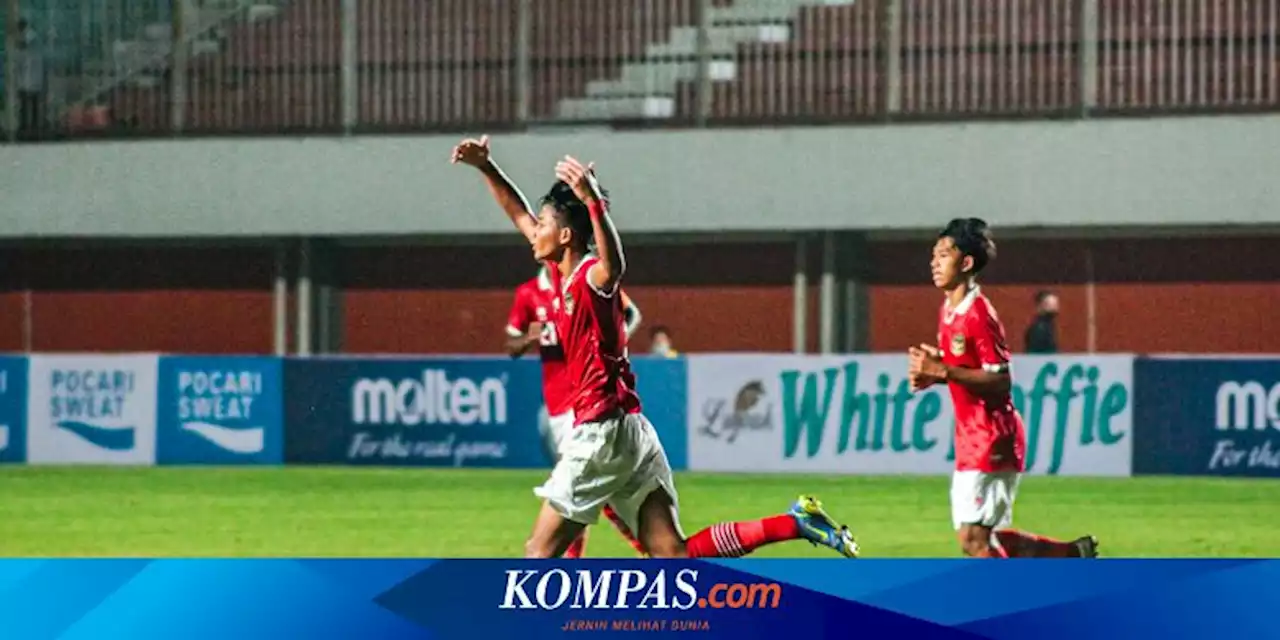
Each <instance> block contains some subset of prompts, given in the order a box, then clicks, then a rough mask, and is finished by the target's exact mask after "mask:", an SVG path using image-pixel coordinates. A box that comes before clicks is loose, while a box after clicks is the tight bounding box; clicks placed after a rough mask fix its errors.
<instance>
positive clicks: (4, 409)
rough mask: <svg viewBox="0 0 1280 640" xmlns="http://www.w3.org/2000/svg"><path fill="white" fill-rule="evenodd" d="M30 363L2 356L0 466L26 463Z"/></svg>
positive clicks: (0, 371)
mask: <svg viewBox="0 0 1280 640" xmlns="http://www.w3.org/2000/svg"><path fill="white" fill-rule="evenodd" d="M26 423H27V359H26V358H17V357H10V356H0V464H3V463H6V462H10V463H11V462H25V461H26V459H27V424H26Z"/></svg>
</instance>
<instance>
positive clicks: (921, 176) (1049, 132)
mask: <svg viewBox="0 0 1280 640" xmlns="http://www.w3.org/2000/svg"><path fill="white" fill-rule="evenodd" d="M454 142H456V137H453V136H449V137H440V136H414V137H352V138H279V139H218V140H182V141H157V142H93V143H66V144H49V145H5V146H0V193H3V202H2V204H0V206H2V207H3V208H2V209H0V222H3V224H2V225H0V237H10V238H12V237H29V236H57V237H79V236H138V237H165V236H167V237H175V236H188V237H190V236H262V235H352V234H354V235H363V234H458V233H467V234H472V233H479V234H488V233H505V232H507V230H508V229H507V224H506V222H505V220H503V219H502V218H501V216H500V215H499V214H498V213H497V212H496V211H495V209H494V207H493V206H492V205H491V203H490V201H489V198H488V195H487V193H486V191H485V190H484V188H483V187H482V186H481V183H480V180H479V179H478V177H477V176H475V175H473V174H472V173H470V170H469V169H467V168H464V167H454V166H450V165H449V164H448V162H447V160H448V154H449V150H450V147H451V145H452V144H453V143H454ZM1278 144H1280V116H1242V117H1214V118H1168V119H1152V120H1137V119H1134V120H1126V119H1118V120H1105V121H1072V122H1028V123H979V124H939V125H923V124H922V125H894V126H884V127H879V126H869V127H831V128H803V129H772V130H769V129H753V130H716V131H705V130H702V131H669V132H643V133H612V132H579V133H557V134H522V135H513V136H510V137H505V138H498V139H496V140H495V149H496V154H497V157H498V158H499V159H500V160H501V161H502V162H503V163H504V164H505V165H506V166H507V167H508V168H509V170H510V172H511V173H512V174H513V175H514V177H516V178H517V180H519V181H520V182H522V183H523V184H524V185H526V187H527V189H528V191H530V192H531V193H530V195H531V196H534V195H536V194H537V192H540V191H542V190H545V188H546V187H547V186H548V185H549V184H550V183H551V181H552V180H553V179H554V178H553V174H552V163H553V162H554V161H555V160H556V159H557V158H558V157H559V156H560V155H562V154H564V153H573V154H576V155H579V156H581V157H583V158H585V159H590V160H595V161H597V163H598V166H599V171H600V174H601V177H602V179H603V180H604V182H605V183H606V186H608V187H609V188H611V190H612V191H613V194H614V198H615V204H616V213H617V218H618V220H619V223H620V226H621V227H622V228H623V230H624V231H651V232H689V231H717V230H725V229H734V230H795V229H919V228H932V227H934V226H936V225H937V224H938V223H939V222H940V221H942V220H944V219H946V218H949V217H952V216H955V215H980V216H984V217H986V218H988V219H989V220H990V221H991V222H993V223H994V224H996V225H998V226H1000V227H1004V228H1010V227H1039V226H1067V225H1129V224H1132V225H1221V224H1262V223H1280V204H1277V202H1278V198H1277V197H1276V196H1277V194H1276V187H1275V186H1274V185H1275V184H1276V176H1277V175H1280V153H1277V152H1276V149H1277V145H1278Z"/></svg>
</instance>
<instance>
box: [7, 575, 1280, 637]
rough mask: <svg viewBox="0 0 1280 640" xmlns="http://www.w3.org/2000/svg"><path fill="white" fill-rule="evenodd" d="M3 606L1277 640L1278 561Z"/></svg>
mask: <svg viewBox="0 0 1280 640" xmlns="http://www.w3.org/2000/svg"><path fill="white" fill-rule="evenodd" d="M960 585H1000V586H1003V587H1006V588H995V587H993V588H990V589H981V588H959V586H960ZM1019 585H1020V586H1021V588H1018V586H1019ZM993 589H994V590H995V592H998V593H995V592H993ZM0 590H3V592H4V593H5V596H6V597H5V598H4V599H2V600H0V617H2V618H3V620H4V621H5V622H4V626H5V637H6V638H13V639H14V640H27V639H37V638H41V639H43V638H66V639H68V640H79V639H81V638H85V639H88V638H93V639H95V640H96V639H99V638H130V639H132V640H147V639H150V638H156V639H161V638H163V639H166V640H167V639H168V638H184V639H185V640H203V639H205V638H208V639H210V640H212V639H219V640H220V639H222V638H237V639H240V640H252V639H258V638H262V639H264V640H278V639H279V638H309V639H313V640H326V639H330V638H333V639H339V638H341V639H348V638H361V639H363V640H379V639H382V638H388V639H389V638H397V639H410V638H420V639H422V640H428V639H431V640H453V639H458V640H475V639H477V638H527V639H530V640H533V639H537V638H561V637H564V634H565V633H577V632H588V633H596V634H598V633H613V634H615V635H616V634H617V633H627V632H635V631H640V632H648V633H650V634H652V633H653V632H655V631H656V632H659V633H663V634H666V633H672V632H695V633H697V637H702V638H729V639H732V640H747V639H751V638H779V637H786V638H824V637H825V638H864V637H865V638H882V637H895V638H896V637H901V638H927V639H935V638H937V639H956V640H961V639H964V640H972V639H975V638H992V639H995V640H1006V639H1007V640H1023V639H1025V638H1037V639H1038V640H1079V639H1080V638H1161V639H1166V640H1182V639H1184V638H1185V639H1191V638H1217V637H1223V638H1227V637H1230V638H1266V637H1273V636H1274V635H1275V622H1274V619H1273V616H1272V613H1273V612H1272V610H1271V608H1269V607H1267V606H1265V603H1267V602H1274V601H1275V600H1276V599H1277V598H1280V561H1274V560H1159V561H1126V560H1111V561H1107V562H1035V561H1001V562H984V561H911V560H902V561H857V562H855V563H849V562H840V561H831V562H821V561H818V562H815V561H781V560H778V561H768V560H764V561H761V560H738V561H732V562H715V561H652V560H651V561H578V562H524V561H515V560H380V559H379V560H287V559H280V560H147V559H118V560H114V559H113V560H44V559H31V560H8V561H3V562H0ZM1242 593H1243V594H1248V595H1249V597H1248V598H1242V597H1241V595H1240V594H1242Z"/></svg>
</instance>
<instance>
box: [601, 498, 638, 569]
mask: <svg viewBox="0 0 1280 640" xmlns="http://www.w3.org/2000/svg"><path fill="white" fill-rule="evenodd" d="M604 517H606V518H608V519H609V522H612V523H613V526H614V527H617V529H618V533H620V534H622V537H624V538H626V539H627V542H628V543H630V544H631V548H632V549H635V550H636V553H638V554H640V555H642V556H644V555H649V554H648V553H646V552H645V550H644V545H642V544H640V541H639V540H636V536H635V534H633V533H631V529H630V528H628V527H627V523H625V522H623V521H622V518H619V517H618V513H617V512H616V511H614V510H613V507H610V506H609V505H605V506H604Z"/></svg>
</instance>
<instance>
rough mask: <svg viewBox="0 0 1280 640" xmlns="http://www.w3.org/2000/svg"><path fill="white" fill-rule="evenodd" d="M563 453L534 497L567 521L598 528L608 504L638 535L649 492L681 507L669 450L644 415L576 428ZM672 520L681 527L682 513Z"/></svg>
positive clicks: (566, 438) (564, 443)
mask: <svg viewBox="0 0 1280 640" xmlns="http://www.w3.org/2000/svg"><path fill="white" fill-rule="evenodd" d="M559 452H560V459H559V461H557V462H556V466H555V468H554V469H552V470H551V477H550V478H547V481H546V483H544V484H543V485H542V486H540V487H537V488H536V489H534V490H533V493H534V495H536V496H538V497H539V498H542V499H544V500H546V501H547V503H548V504H550V505H551V506H552V508H554V509H555V510H556V511H558V512H559V513H560V515H561V516H563V517H564V518H565V519H566V520H572V521H574V522H578V523H581V524H585V525H592V524H595V523H596V521H597V520H598V519H599V517H600V510H601V509H602V508H603V507H604V505H606V504H607V505H609V506H611V507H613V510H614V511H616V512H617V514H618V517H619V518H621V519H622V521H623V523H625V524H626V525H627V527H628V528H630V529H631V530H632V531H639V530H640V523H639V513H640V505H641V504H642V503H643V502H644V500H645V498H647V497H649V494H651V493H653V492H654V491H656V490H658V489H662V490H663V491H666V492H667V495H668V496H670V497H671V504H672V505H673V506H674V505H678V504H679V502H678V498H677V496H676V485H675V480H674V478H672V475H671V465H670V464H669V463H668V462H667V452H666V451H665V450H663V448H662V442H660V441H659V440H658V434H657V433H656V432H655V431H654V428H653V425H652V424H650V422H649V420H648V419H647V418H645V417H644V416H643V415H641V414H627V415H625V416H620V417H615V418H609V419H607V420H602V421H600V422H589V423H585V424H581V425H578V426H576V427H571V428H570V429H569V430H568V431H567V432H566V433H565V435H564V437H563V438H562V439H561V441H560V449H559ZM673 517H674V518H675V521H676V527H677V529H679V522H680V518H679V510H678V509H677V510H676V512H675V513H674V514H673ZM681 535H684V534H683V532H681Z"/></svg>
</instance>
